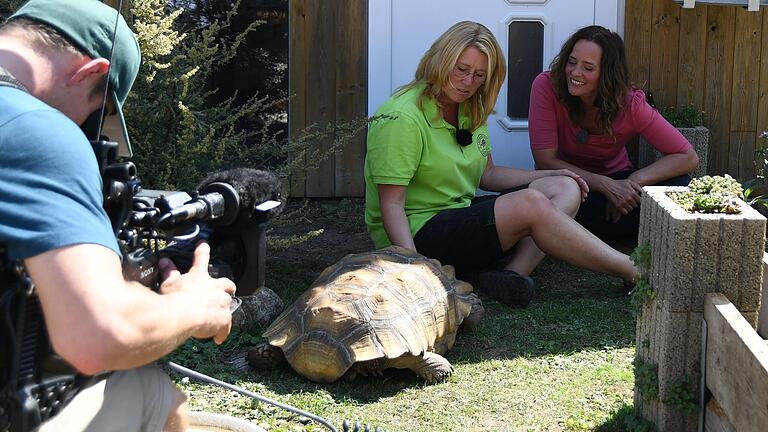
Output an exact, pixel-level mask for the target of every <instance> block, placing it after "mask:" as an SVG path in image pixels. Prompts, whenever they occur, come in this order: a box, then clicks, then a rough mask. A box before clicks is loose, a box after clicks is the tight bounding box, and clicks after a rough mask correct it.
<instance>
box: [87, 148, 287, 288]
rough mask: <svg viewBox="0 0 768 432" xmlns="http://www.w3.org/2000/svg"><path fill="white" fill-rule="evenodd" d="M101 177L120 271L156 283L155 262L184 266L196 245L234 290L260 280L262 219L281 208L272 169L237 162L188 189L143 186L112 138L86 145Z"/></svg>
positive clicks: (151, 284) (259, 284)
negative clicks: (204, 244)
mask: <svg viewBox="0 0 768 432" xmlns="http://www.w3.org/2000/svg"><path fill="white" fill-rule="evenodd" d="M91 144H92V146H93V148H94V152H95V154H96V156H97V160H98V161H99V167H100V169H101V171H102V179H103V182H104V208H105V210H106V211H107V214H108V215H109V218H110V221H111V222H112V228H113V230H114V231H115V236H116V238H117V240H118V243H119V245H120V248H121V251H122V253H123V274H124V276H125V278H126V280H135V281H138V282H141V283H142V284H143V285H145V286H148V287H150V288H152V289H157V288H158V287H159V283H158V279H157V276H158V274H157V271H156V270H157V261H158V259H159V258H160V257H162V256H166V257H169V258H171V259H172V260H173V261H174V262H175V263H176V265H177V266H178V267H179V269H180V270H181V271H182V272H183V271H186V270H187V269H188V267H189V265H190V264H191V262H190V259H191V256H192V251H193V250H194V247H195V245H196V244H197V243H198V242H199V241H201V240H205V241H208V242H209V243H210V245H211V265H210V266H209V271H210V272H211V274H212V276H214V277H229V278H230V279H232V280H233V281H234V282H235V284H236V285H237V292H236V295H238V296H244V295H250V294H253V292H254V291H256V289H258V288H260V287H263V286H264V266H265V250H266V246H265V245H266V236H265V228H266V222H267V221H269V220H270V219H272V218H273V217H274V216H275V215H277V214H278V213H279V212H280V211H281V210H282V204H283V197H282V193H281V182H280V180H279V179H278V178H277V177H276V176H275V175H274V174H272V173H270V172H267V171H260V170H256V169H248V168H238V169H233V170H229V171H222V172H218V173H214V174H211V175H209V176H208V177H206V178H205V179H203V180H202V181H201V182H200V184H199V186H198V188H197V191H196V192H194V193H193V194H192V195H190V194H188V193H186V192H179V191H158V190H142V188H141V186H140V181H139V179H138V178H137V176H136V167H135V166H134V165H133V163H132V162H115V161H116V159H117V144H116V143H114V142H111V141H95V142H92V143H91Z"/></svg>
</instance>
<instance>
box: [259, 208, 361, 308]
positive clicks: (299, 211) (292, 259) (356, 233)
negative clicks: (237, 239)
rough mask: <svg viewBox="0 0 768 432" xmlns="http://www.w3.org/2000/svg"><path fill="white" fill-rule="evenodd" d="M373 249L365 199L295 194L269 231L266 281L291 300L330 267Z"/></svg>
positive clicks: (287, 299) (287, 300)
mask: <svg viewBox="0 0 768 432" xmlns="http://www.w3.org/2000/svg"><path fill="white" fill-rule="evenodd" d="M369 250H373V242H371V239H370V237H369V236H368V230H367V229H366V226H365V220H364V201H363V200H362V199H360V198H356V199H339V200H290V201H289V202H288V204H287V205H286V208H285V210H284V211H283V213H282V214H281V215H280V216H279V217H278V218H277V219H276V220H275V221H273V222H272V223H271V225H270V229H269V231H268V233H267V263H266V265H267V268H266V271H267V274H266V285H267V286H268V287H270V288H272V289H273V290H275V291H276V292H277V293H278V294H280V295H281V297H283V300H284V301H286V302H288V303H290V302H291V301H293V299H294V298H295V297H296V296H298V295H299V294H300V293H301V292H303V291H304V290H306V289H307V288H309V286H310V285H311V283H312V281H314V280H315V278H317V276H319V275H320V273H321V272H322V271H323V270H324V269H325V268H326V267H328V266H330V265H331V264H334V263H336V262H337V261H339V260H340V259H341V258H343V257H344V256H345V255H347V254H350V253H358V252H365V251H369Z"/></svg>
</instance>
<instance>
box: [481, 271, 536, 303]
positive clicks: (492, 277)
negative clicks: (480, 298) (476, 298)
mask: <svg viewBox="0 0 768 432" xmlns="http://www.w3.org/2000/svg"><path fill="white" fill-rule="evenodd" d="M477 290H478V292H480V293H481V294H483V295H486V296H488V297H490V298H492V299H494V300H496V301H497V302H499V303H504V304H505V305H507V306H511V307H519V308H524V307H526V306H528V303H530V302H531V299H533V279H531V278H530V277H529V276H522V275H520V274H518V273H517V272H514V271H512V270H492V271H487V272H483V273H480V277H479V278H478V284H477Z"/></svg>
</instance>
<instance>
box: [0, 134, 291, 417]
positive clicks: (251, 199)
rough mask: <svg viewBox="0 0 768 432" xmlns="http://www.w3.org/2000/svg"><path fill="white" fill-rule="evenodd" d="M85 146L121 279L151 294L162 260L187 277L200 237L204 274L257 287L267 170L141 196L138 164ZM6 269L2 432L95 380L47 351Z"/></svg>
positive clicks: (0, 272) (274, 204)
mask: <svg viewBox="0 0 768 432" xmlns="http://www.w3.org/2000/svg"><path fill="white" fill-rule="evenodd" d="M91 145H92V147H93V150H94V152H95V154H96V158H97V161H98V164H99V170H100V172H101V176H102V180H103V192H104V209H105V210H106V212H107V215H108V216H109V219H110V222H111V224H112V228H113V230H114V233H115V237H116V239H117V242H118V245H119V246H120V250H121V253H122V255H123V257H122V267H123V275H124V277H125V279H126V280H133V281H138V282H140V283H142V284H143V285H145V286H147V287H149V288H151V289H153V290H158V289H159V286H160V281H159V278H158V273H159V272H158V261H159V259H160V258H161V257H168V258H170V259H171V260H173V261H174V263H175V264H176V265H177V267H178V268H179V270H180V271H182V272H185V271H186V270H188V268H189V266H190V265H191V258H192V254H193V251H194V248H195V247H196V245H197V243H198V242H199V241H202V240H205V241H207V242H208V243H209V244H210V246H211V260H210V264H209V273H211V275H212V276H213V277H228V278H230V279H232V280H233V281H234V282H235V284H236V286H237V290H236V293H235V294H236V295H237V296H245V295H250V294H253V292H254V291H256V290H257V289H258V288H261V287H263V286H264V270H265V251H266V235H265V232H266V222H267V221H269V220H270V219H271V218H273V217H274V216H275V215H276V214H277V213H278V212H279V211H281V210H282V206H283V197H282V194H281V182H280V180H279V179H278V178H277V177H276V176H275V175H274V174H272V173H269V172H266V171H259V170H255V169H245V168H239V169H234V170H230V171H223V172H220V173H215V174H212V175H209V176H208V177H206V178H205V179H204V180H203V181H202V182H201V183H200V186H199V187H198V189H197V191H196V192H193V193H192V194H188V193H186V192H180V191H157V190H142V188H141V181H140V180H139V178H138V177H137V170H136V166H135V165H134V164H133V163H132V162H118V157H117V153H118V145H117V143H115V142H112V141H107V140H99V141H92V142H91ZM2 252H3V251H2V250H0V253H2ZM0 258H2V257H0ZM0 261H5V260H0ZM8 264H9V263H5V264H3V265H0V277H1V278H0V284H2V286H3V287H11V289H7V290H5V289H4V290H0V294H2V296H3V298H2V302H0V305H2V312H0V316H3V321H4V322H2V323H0V344H2V345H0V346H3V347H10V350H8V351H7V352H3V353H0V432H6V431H10V432H17V431H31V430H35V429H36V428H37V427H38V426H39V425H40V424H41V423H42V422H44V421H45V420H47V419H49V418H51V417H52V416H54V415H56V414H57V413H58V412H59V411H60V410H61V409H62V408H63V407H64V406H65V405H66V404H67V403H68V402H69V401H70V400H71V399H72V398H73V397H74V396H75V394H76V393H77V392H78V391H79V390H81V389H83V388H86V387H88V386H89V385H92V384H93V383H94V382H96V381H98V380H99V379H100V378H102V376H97V377H89V376H84V375H81V374H79V373H77V371H76V370H74V369H73V368H72V367H71V366H69V365H68V364H67V363H66V362H65V361H63V360H62V359H61V358H60V357H58V356H57V355H56V353H54V352H53V350H52V348H51V345H50V341H49V339H48V335H47V331H46V328H45V321H44V317H43V314H42V310H41V308H40V303H39V300H38V298H37V295H36V294H35V293H34V284H33V283H32V280H31V279H30V278H29V276H28V275H26V272H25V271H24V269H23V266H21V265H10V266H9V265H8ZM233 304H237V303H235V302H234V301H233Z"/></svg>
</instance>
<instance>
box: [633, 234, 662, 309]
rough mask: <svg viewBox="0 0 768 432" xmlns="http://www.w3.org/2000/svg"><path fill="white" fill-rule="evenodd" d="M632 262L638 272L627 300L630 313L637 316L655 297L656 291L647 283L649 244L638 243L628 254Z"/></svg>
mask: <svg viewBox="0 0 768 432" xmlns="http://www.w3.org/2000/svg"><path fill="white" fill-rule="evenodd" d="M629 259H630V260H632V263H633V264H634V265H635V267H636V268H637V269H638V271H639V272H640V275H639V276H638V278H637V280H636V281H635V286H634V287H633V288H632V291H631V292H630V293H629V302H630V305H631V306H632V313H633V314H634V315H635V316H639V315H640V314H641V313H642V310H643V307H644V306H645V305H647V304H649V303H650V302H652V301H653V299H654V298H656V292H655V291H654V290H653V288H652V287H651V285H650V284H649V283H648V273H649V272H650V269H651V247H650V245H648V244H647V243H646V244H642V245H638V246H637V247H636V248H635V250H634V251H632V254H631V255H630V256H629Z"/></svg>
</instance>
